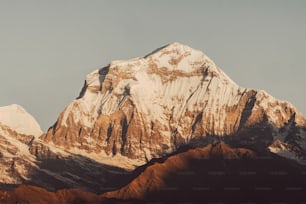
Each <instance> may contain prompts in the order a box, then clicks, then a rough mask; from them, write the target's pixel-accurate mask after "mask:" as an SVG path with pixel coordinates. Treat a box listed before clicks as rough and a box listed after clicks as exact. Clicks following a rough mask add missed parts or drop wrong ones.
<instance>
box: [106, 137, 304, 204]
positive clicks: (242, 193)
mask: <svg viewBox="0 0 306 204" xmlns="http://www.w3.org/2000/svg"><path fill="white" fill-rule="evenodd" d="M305 181H306V179H305V176H304V175H303V170H302V169H299V168H296V166H295V165H292V164H290V162H288V161H287V160H284V159H282V158H278V157H275V156H273V155H270V156H269V157H261V156H259V155H258V154H257V153H255V152H253V151H251V150H248V149H244V148H232V147H230V146H228V145H226V144H224V143H222V142H221V143H216V144H213V145H211V144H210V145H208V146H206V147H204V148H196V149H191V150H189V151H186V152H183V153H178V154H175V155H173V156H170V157H168V158H167V159H165V160H157V161H156V162H152V163H151V164H150V165H147V166H146V167H145V168H144V170H143V171H142V172H141V173H140V174H139V175H138V176H137V177H136V178H135V179H134V180H133V181H131V182H130V183H129V184H127V185H126V186H124V187H122V188H120V189H118V190H115V191H111V192H107V193H104V194H103V195H102V196H103V197H104V198H107V199H110V200H112V201H113V202H114V203H115V202H120V203H131V202H132V203H143V202H152V203H178V202H179V203H182V202H183V203H184V202H188V203H216V202H221V203H228V202H230V203H243V202H251V203H269V202H271V200H278V201H282V202H297V203H299V202H300V201H303V200H304V193H303V190H302V189H304V187H305ZM293 186H294V187H293ZM290 189H295V191H290Z"/></svg>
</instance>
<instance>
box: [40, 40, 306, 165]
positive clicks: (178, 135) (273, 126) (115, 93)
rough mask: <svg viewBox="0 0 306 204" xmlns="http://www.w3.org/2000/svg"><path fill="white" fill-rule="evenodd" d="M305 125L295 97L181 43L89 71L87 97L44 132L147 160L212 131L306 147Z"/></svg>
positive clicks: (88, 148) (252, 142) (66, 142)
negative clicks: (243, 78) (257, 84)
mask: <svg viewBox="0 0 306 204" xmlns="http://www.w3.org/2000/svg"><path fill="white" fill-rule="evenodd" d="M290 120H293V121H294V125H293V126H292V127H290V128H289V129H288V128H287V129H286V131H281V130H283V129H284V127H285V126H286V125H287V123H288V122H289V121H290ZM305 126H306V122H305V119H304V118H303V116H302V115H301V113H300V112H298V111H297V110H296V108H294V107H293V106H292V105H291V104H290V103H288V102H285V101H280V100H277V99H275V98H273V97H272V96H270V95H269V94H267V93H266V92H264V91H261V90H252V89H245V88H242V87H239V86H238V85H237V84H236V83H234V82H233V81H232V80H231V79H230V78H229V77H228V76H227V75H226V74H225V73H223V72H222V70H220V69H219V68H218V67H217V66H216V65H215V64H214V62H213V61H212V60H210V59H209V58H208V57H207V56H206V55H204V54H203V53H202V52H200V51H198V50H194V49H192V48H190V47H188V46H185V45H181V44H179V43H173V44H170V45H168V46H165V47H162V48H161V49H158V50H156V51H155V52H153V53H151V54H149V55H147V56H145V57H143V58H135V59H131V60H127V61H113V62H111V63H110V64H109V65H107V66H106V67H104V68H102V69H99V70H96V71H93V72H92V73H90V74H89V75H87V77H86V80H85V85H84V87H83V89H82V91H81V93H80V96H79V97H78V98H77V99H76V100H74V101H73V102H72V103H71V104H70V105H68V106H67V108H66V109H65V110H64V111H63V112H62V113H61V114H60V116H59V118H58V120H57V122H56V123H55V124H54V125H53V126H52V127H51V128H50V129H49V130H48V132H47V133H46V134H45V135H43V136H42V137H41V138H42V139H43V140H44V141H46V142H51V143H54V144H55V145H57V146H58V147H61V148H66V149H67V150H68V151H69V149H79V150H82V151H83V152H86V153H97V154H99V153H103V154H105V155H106V156H108V157H113V156H116V155H120V156H124V157H126V158H128V159H132V160H137V161H139V162H137V163H138V164H144V163H145V162H147V161H149V160H150V159H152V158H159V157H162V156H165V155H167V154H169V153H172V152H174V151H175V150H176V149H178V148H180V147H181V146H185V145H188V144H193V143H195V142H194V141H197V142H198V141H200V140H201V139H203V138H205V137H206V136H217V137H220V138H223V137H231V136H235V135H236V136H237V135H247V136H244V137H238V138H239V142H240V143H241V144H242V143H248V144H249V146H254V147H255V148H261V149H265V148H267V147H268V146H269V145H270V144H271V143H272V142H273V141H274V140H276V139H279V140H281V141H283V142H287V143H290V144H294V145H295V146H298V147H299V148H300V149H301V150H305V148H306V139H305V136H306V128H305ZM263 127H264V129H265V130H263V129H262V128H263ZM292 128H294V129H295V132H296V133H297V134H298V137H296V136H294V135H292V134H291V133H292V131H291V129H292ZM263 131H265V134H262V132H263ZM246 133H248V134H246ZM288 138H290V139H288ZM233 140H235V139H233ZM298 158H299V159H302V160H303V158H302V157H300V156H299V157H298ZM129 162H130V160H126V161H125V163H129ZM123 163H124V162H121V163H120V164H123ZM136 166H137V165H136Z"/></svg>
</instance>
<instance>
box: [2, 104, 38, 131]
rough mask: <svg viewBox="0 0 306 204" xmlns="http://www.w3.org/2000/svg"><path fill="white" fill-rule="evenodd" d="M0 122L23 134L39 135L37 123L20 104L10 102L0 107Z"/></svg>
mask: <svg viewBox="0 0 306 204" xmlns="http://www.w3.org/2000/svg"><path fill="white" fill-rule="evenodd" d="M0 124H3V125H6V126H8V127H9V128H11V129H12V130H15V131H16V132H18V133H21V134H25V135H33V136H37V137H38V136H40V135H41V134H42V130H41V129H40V126H39V124H38V123H37V121H36V120H35V119H34V117H33V116H31V115H30V114H29V113H28V112H27V111H26V110H25V109H24V108H23V107H22V106H20V105H17V104H12V105H8V106H3V107H0Z"/></svg>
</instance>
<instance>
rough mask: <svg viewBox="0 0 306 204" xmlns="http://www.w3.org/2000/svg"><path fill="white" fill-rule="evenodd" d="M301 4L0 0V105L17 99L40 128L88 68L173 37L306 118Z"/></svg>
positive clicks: (49, 121)
mask: <svg viewBox="0 0 306 204" xmlns="http://www.w3.org/2000/svg"><path fill="white" fill-rule="evenodd" d="M16 2H18V3H16ZM173 4H175V6H174V5H173ZM305 8H306V2H305V1H299V0H296V1H291V2H287V1H277V0H273V1H269V2H265V1H256V2H252V1H242V0H240V1H239V0H235V1H231V2H226V1H218V2H212V1H192V3H190V1H189V3H188V2H184V1H175V3H174V1H169V2H162V1H155V2H150V1H130V2H129V3H127V2H120V3H119V1H90V2H86V1H81V0H78V1H64V2H59V1H54V2H41V1H37V0H30V1H6V2H3V1H2V2H0V11H1V12H0V17H1V18H0V19H1V20H0V21H1V22H2V23H1V25H2V26H1V28H2V31H3V32H2V33H1V34H0V40H1V44H2V46H1V48H0V52H1V54H2V57H3V60H1V61H0V66H1V73H0V75H1V76H2V78H1V86H0V90H1V92H2V93H3V94H4V97H2V100H0V106H6V105H10V104H19V105H21V106H22V107H24V108H25V109H26V110H27V111H28V112H29V113H30V114H31V115H33V116H34V118H35V119H36V120H37V121H38V123H39V124H40V126H41V128H42V130H43V131H44V132H46V130H47V129H48V127H50V126H52V125H53V123H54V122H55V121H56V119H57V117H58V115H59V114H60V113H61V112H62V111H63V110H64V108H65V107H66V106H67V105H69V103H71V102H72V100H74V99H75V98H76V97H77V96H78V94H79V92H80V91H81V88H82V86H83V83H84V80H85V76H86V75H87V74H89V73H90V72H92V71H93V70H95V69H98V68H101V67H103V66H104V65H106V64H108V63H109V62H110V61H112V60H127V59H131V58H135V57H142V56H145V55H146V54H148V53H150V52H152V51H153V50H155V49H157V48H159V47H162V46H164V45H166V44H169V43H173V42H179V43H181V44H185V45H188V46H190V47H191V48H193V49H197V50H200V51H202V52H203V53H204V54H205V55H207V56H208V57H209V58H210V59H212V60H213V61H214V62H215V63H216V64H217V65H218V67H220V69H221V70H223V71H224V72H225V73H226V74H227V75H228V76H229V77H230V78H231V79H232V80H233V81H234V82H236V83H237V84H238V85H239V86H241V87H245V88H254V89H262V90H265V91H267V92H268V93H269V94H270V95H272V96H273V97H275V98H278V99H280V100H286V101H288V102H290V103H291V104H293V105H294V106H295V107H296V108H297V109H298V110H299V111H300V112H301V113H302V114H303V115H304V116H305V114H306V106H305V100H306V95H305V94H303V93H304V87H306V80H304V78H305V77H304V76H305V75H306V70H305V69H303V68H305V67H306V60H305V57H304V55H303V54H304V53H305V50H306V40H305V36H306V28H305V26H304V24H305V20H306V13H305V12H304V11H305Z"/></svg>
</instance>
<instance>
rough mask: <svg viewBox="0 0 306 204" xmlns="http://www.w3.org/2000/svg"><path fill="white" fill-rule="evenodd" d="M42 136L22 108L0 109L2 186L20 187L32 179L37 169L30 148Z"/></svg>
mask: <svg viewBox="0 0 306 204" xmlns="http://www.w3.org/2000/svg"><path fill="white" fill-rule="evenodd" d="M41 134H42V131H41V129H40V127H39V125H38V123H37V122H36V120H35V119H34V118H33V117H32V116H31V115H30V114H29V113H27V112H26V111H25V110H24V109H23V108H22V107H21V106H18V105H15V104H14V105H10V106H4V107H0V175H1V176H0V183H8V184H18V183H22V182H24V181H26V180H28V179H29V177H30V172H31V170H33V169H35V168H36V167H37V166H36V163H35V161H36V159H35V156H34V155H32V154H30V151H29V146H28V145H30V144H31V143H32V142H33V140H34V139H35V137H38V136H40V135H41Z"/></svg>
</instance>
